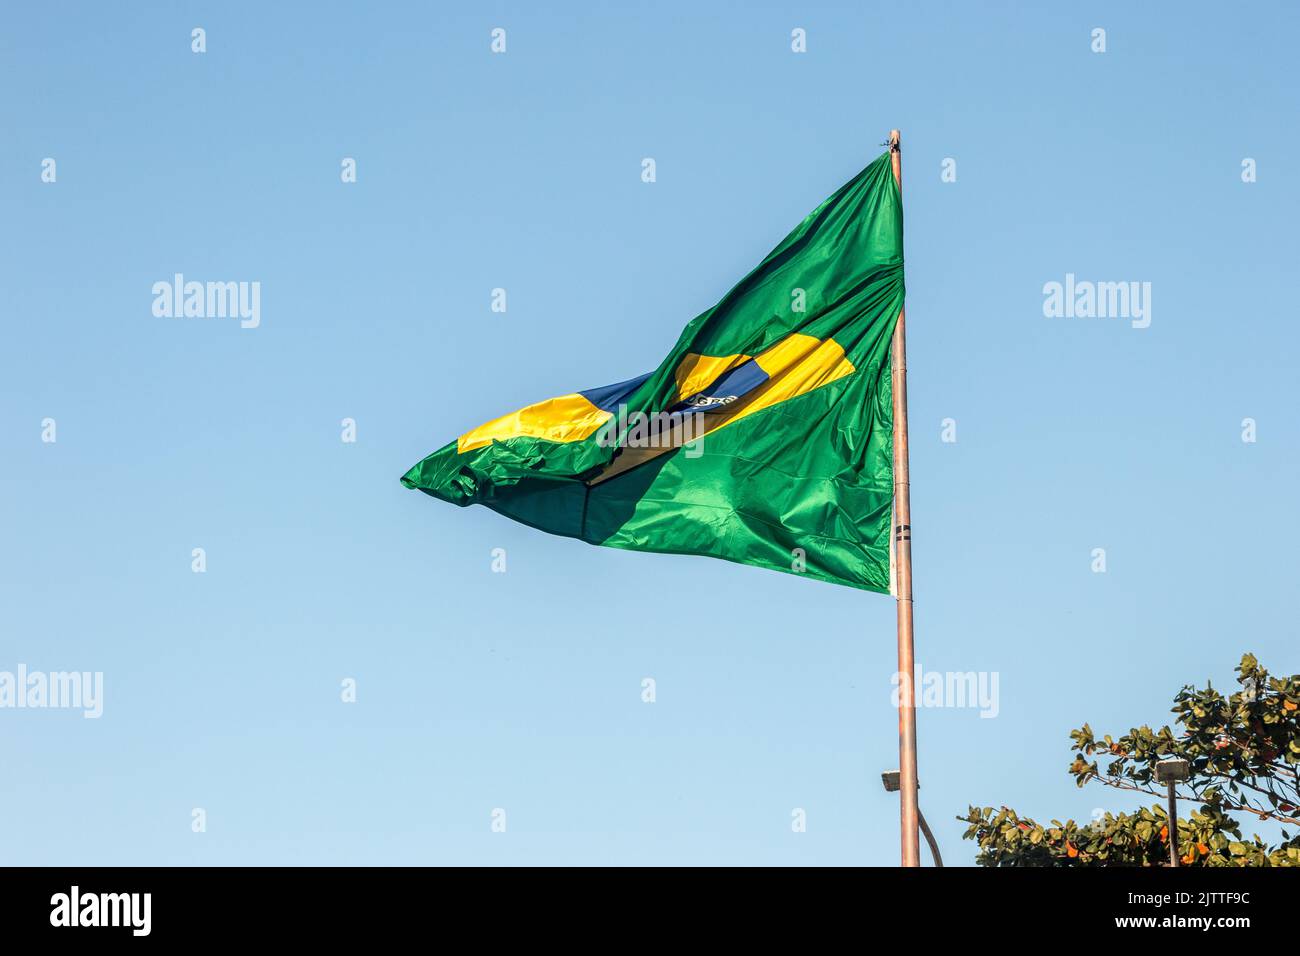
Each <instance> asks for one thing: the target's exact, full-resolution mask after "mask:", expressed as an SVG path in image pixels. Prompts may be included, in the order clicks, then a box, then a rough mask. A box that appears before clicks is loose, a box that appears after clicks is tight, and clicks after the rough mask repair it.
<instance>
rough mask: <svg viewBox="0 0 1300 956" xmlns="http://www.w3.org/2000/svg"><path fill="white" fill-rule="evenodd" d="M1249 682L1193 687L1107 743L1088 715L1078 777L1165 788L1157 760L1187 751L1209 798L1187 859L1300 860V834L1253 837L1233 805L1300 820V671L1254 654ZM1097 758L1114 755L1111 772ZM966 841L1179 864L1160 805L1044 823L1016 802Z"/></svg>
mask: <svg viewBox="0 0 1300 956" xmlns="http://www.w3.org/2000/svg"><path fill="white" fill-rule="evenodd" d="M1236 670H1237V682H1238V683H1239V684H1240V685H1241V689H1240V690H1238V691H1236V692H1235V693H1233V694H1232V695H1231V696H1230V697H1224V696H1223V695H1222V694H1220V693H1219V692H1218V691H1216V690H1215V689H1214V688H1213V687H1212V686H1209V684H1208V683H1207V685H1206V686H1205V687H1204V688H1203V689H1199V690H1198V689H1196V688H1193V687H1192V686H1191V685H1188V686H1186V687H1184V688H1183V689H1182V690H1181V691H1179V693H1178V695H1177V696H1176V697H1175V698H1174V706H1173V713H1175V714H1177V715H1178V716H1177V717H1176V718H1175V723H1176V724H1178V725H1181V728H1182V732H1181V734H1176V733H1175V732H1174V731H1173V730H1171V729H1170V728H1169V727H1168V726H1165V727H1161V728H1160V729H1159V730H1157V731H1153V730H1152V729H1151V728H1150V727H1148V726H1145V725H1144V726H1142V727H1135V728H1133V729H1132V730H1130V731H1129V732H1128V733H1127V734H1125V735H1124V736H1122V737H1119V738H1118V739H1115V738H1112V737H1111V735H1110V734H1106V735H1105V736H1103V737H1102V738H1101V739H1100V740H1098V739H1097V737H1096V736H1095V735H1094V734H1093V731H1092V728H1091V727H1090V726H1089V725H1088V724H1084V725H1083V727H1082V728H1080V729H1078V730H1072V731H1071V732H1070V741H1071V743H1072V744H1073V745H1074V749H1075V751H1076V753H1075V758H1074V762H1073V763H1072V764H1070V768H1069V771H1070V774H1071V775H1072V776H1073V777H1074V780H1075V783H1076V784H1077V785H1078V786H1080V787H1082V786H1084V785H1085V784H1087V783H1089V782H1090V781H1097V782H1098V783H1101V784H1103V785H1105V786H1108V787H1115V788H1117V789H1120V790H1131V791H1134V792H1137V793H1143V794H1152V795H1155V796H1161V797H1164V796H1165V795H1166V790H1165V788H1164V786H1163V785H1160V784H1156V783H1155V764H1156V762H1157V761H1159V760H1163V759H1166V758H1169V757H1183V758H1185V759H1186V760H1187V761H1188V762H1189V764H1190V765H1191V775H1190V778H1189V779H1188V780H1187V781H1186V782H1185V783H1184V784H1181V785H1179V787H1178V790H1177V795H1178V799H1179V800H1180V801H1183V802H1184V803H1186V804H1189V805H1198V806H1197V808H1196V809H1195V810H1193V811H1192V812H1191V813H1190V815H1189V816H1188V817H1187V819H1182V818H1181V817H1180V818H1178V819H1177V820H1176V823H1175V825H1176V826H1177V828H1178V848H1179V851H1180V863H1181V864H1182V865H1184V866H1300V833H1298V834H1297V835H1296V836H1295V837H1289V836H1288V835H1287V831H1286V830H1285V829H1283V830H1282V835H1281V842H1279V843H1278V844H1277V845H1276V846H1269V845H1268V844H1266V843H1265V842H1264V841H1263V840H1262V839H1261V838H1260V837H1259V836H1253V837H1252V838H1251V839H1250V840H1245V839H1243V838H1242V836H1241V828H1240V827H1239V826H1238V824H1237V821H1236V820H1234V819H1233V818H1232V817H1230V816H1229V815H1228V814H1229V813H1230V812H1239V813H1249V814H1253V815H1254V816H1256V817H1257V818H1258V819H1260V820H1272V821H1275V822H1277V823H1281V824H1283V825H1295V826H1300V778H1298V777H1297V767H1298V766H1300V674H1298V675H1293V676H1291V677H1288V678H1277V677H1270V676H1269V674H1268V672H1267V671H1266V670H1264V668H1262V667H1261V666H1260V665H1259V662H1258V661H1257V660H1256V659H1255V658H1254V656H1253V655H1250V654H1246V655H1245V656H1244V657H1242V659H1241V663H1240V664H1239V665H1237V668H1236ZM1095 756H1101V757H1103V758H1107V757H1108V758H1111V759H1110V760H1109V761H1108V762H1107V764H1106V766H1105V768H1104V769H1102V768H1100V767H1099V765H1098V762H1097V760H1096V759H1093V758H1094V757H1095ZM958 819H959V820H963V821H964V822H966V823H968V824H969V825H970V826H969V827H968V828H967V830H966V833H965V839H968V840H974V841H976V842H977V843H978V844H979V854H978V856H977V857H976V862H977V863H978V864H980V865H981V866H1164V865H1167V864H1168V861H1169V842H1168V841H1169V819H1168V814H1167V813H1166V811H1165V808H1164V807H1163V806H1162V805H1160V804H1156V805H1154V806H1152V807H1149V808H1148V807H1143V808H1141V809H1139V810H1138V811H1137V812H1136V813H1133V814H1127V813H1121V814H1119V815H1118V816H1115V815H1112V814H1110V813H1107V814H1105V816H1103V817H1101V818H1100V819H1098V820H1093V821H1090V822H1087V823H1083V824H1079V823H1075V822H1074V821H1073V820H1067V821H1066V822H1065V823H1061V822H1060V821H1059V820H1053V821H1051V825H1050V826H1043V825H1042V824H1040V823H1037V822H1035V821H1034V820H1032V819H1029V818H1027V817H1021V816H1019V815H1018V814H1017V813H1016V812H1015V811H1014V810H1012V809H1010V808H1008V807H1002V808H1001V809H1000V810H996V811H995V810H994V809H993V808H992V807H984V808H982V809H981V808H980V807H971V808H970V812H969V813H968V814H967V815H966V816H964V817H958Z"/></svg>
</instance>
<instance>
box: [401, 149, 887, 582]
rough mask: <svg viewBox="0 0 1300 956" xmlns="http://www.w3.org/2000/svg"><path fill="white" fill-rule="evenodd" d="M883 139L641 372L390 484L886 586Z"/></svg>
mask: <svg viewBox="0 0 1300 956" xmlns="http://www.w3.org/2000/svg"><path fill="white" fill-rule="evenodd" d="M902 305H903V214H902V203H901V201H900V198H899V190H898V186H897V184H896V183H895V181H894V177H893V173H892V171H891V169H890V162H889V154H888V153H886V154H885V155H883V156H881V157H880V158H879V159H877V160H876V161H875V162H873V163H872V164H871V165H869V166H868V167H867V168H866V169H864V170H862V172H860V173H858V175H856V176H855V177H853V179H851V180H850V181H849V182H848V183H846V184H845V185H844V186H842V187H841V188H840V189H839V190H837V191H836V192H835V194H834V195H832V196H831V197H830V198H829V199H827V200H826V201H825V202H823V203H822V204H821V205H820V206H818V207H817V208H816V209H815V210H814V211H813V212H812V213H811V214H810V215H809V216H808V217H807V218H805V219H804V221H803V222H801V223H800V224H799V225H798V226H797V227H796V228H795V230H794V231H793V232H791V233H790V235H788V236H786V238H785V239H784V240H783V241H782V242H781V243H780V245H778V246H777V247H776V248H775V249H773V250H772V252H770V253H769V254H768V255H767V257H766V258H765V259H763V261H762V262H761V263H759V265H758V267H757V268H756V269H754V271H753V272H751V273H750V274H749V275H747V276H746V277H745V278H744V279H742V280H741V281H740V282H739V283H738V284H737V285H736V286H735V288H733V289H732V290H731V291H730V292H728V293H727V294H726V296H724V297H723V299H722V301H721V302H719V303H718V304H717V305H715V306H714V307H713V308H711V309H709V310H708V311H707V312H704V313H703V314H701V315H699V316H697V317H696V318H695V319H693V320H692V321H691V322H690V323H689V324H688V325H687V326H686V329H685V330H684V331H683V332H682V334H681V337H680V338H679V339H678V342H677V345H676V346H675V347H674V348H673V350H672V351H671V352H670V353H669V354H668V356H667V357H666V358H665V359H664V360H663V361H662V362H660V363H659V365H658V367H657V368H655V370H654V371H652V372H650V373H648V374H646V375H642V376H639V377H638V378H634V379H631V380H629V381H626V382H620V383H619V384H617V385H608V386H605V387H603V388H593V389H587V390H585V391H581V392H574V393H572V394H569V395H561V396H559V397H558V398H551V399H547V400H546V401H543V402H538V403H537V404H535V405H529V406H527V407H526V408H522V409H520V410H519V411H516V412H512V413H511V414H509V415H505V416H502V417H501V418H498V419H495V420H494V421H490V422H488V423H486V424H484V425H480V426H479V427H478V428H475V429H472V430H471V431H468V432H466V433H465V434H463V435H461V436H460V437H459V438H458V439H456V440H455V441H453V442H450V443H449V444H447V445H445V446H443V447H442V448H439V449H438V450H437V451H435V452H433V453H432V454H431V455H429V456H428V457H427V458H425V459H424V460H423V461H421V462H420V463H419V464H417V465H415V466H414V467H413V468H411V470H410V471H408V472H407V473H406V474H405V475H404V476H403V477H402V484H404V485H405V486H406V487H408V488H418V489H419V490H420V491H423V492H425V493H426V494H429V495H432V496H434V497H435V498H441V499H442V500H444V501H449V502H451V503H453V504H457V505H462V506H463V505H471V504H483V505H486V506H487V507H489V508H491V509H493V510H494V511H497V512H500V513H501V514H503V515H505V516H506V517H509V518H513V519H514V520H516V521H521V522H523V523H525V524H528V525H532V526H533V527H535V528H539V529H541V530H543V531H549V532H551V533H552V534H559V535H566V536H568V537H573V538H580V539H582V540H583V541H588V542H590V543H592V544H599V545H607V546H609V547H615V548H628V549H632V550H638V551H659V552H671V553H677V554H697V555H709V556H712V557H717V558H725V559H727V560H729V561H737V562H739V563H741V564H749V565H755V566H758V567H764V568H771V569H773V570H777V571H786V572H793V573H798V574H802V575H803V576H805V577H810V578H816V579H818V580H822V581H830V582H833V583H836V584H847V585H851V586H853V587H859V588H865V589H867V590H871V591H881V592H886V593H887V592H888V591H889V590H890V539H889V538H890V523H891V509H892V503H893V490H894V489H893V406H892V395H891V383H890V340H891V337H892V336H893V332H894V325H895V323H896V322H897V319H898V313H899V310H900V309H901V308H902Z"/></svg>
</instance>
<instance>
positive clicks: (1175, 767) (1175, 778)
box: [1156, 757, 1191, 866]
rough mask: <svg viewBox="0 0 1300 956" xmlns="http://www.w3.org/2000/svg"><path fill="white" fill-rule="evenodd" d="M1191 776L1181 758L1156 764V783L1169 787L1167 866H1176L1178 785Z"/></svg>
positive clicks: (1188, 768)
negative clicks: (1176, 791) (1176, 790)
mask: <svg viewBox="0 0 1300 956" xmlns="http://www.w3.org/2000/svg"><path fill="white" fill-rule="evenodd" d="M1189 776H1191V765H1190V764H1188V762H1187V761H1186V760H1184V759H1183V758H1182V757H1170V758H1169V759H1168V760H1160V761H1157V762H1156V782H1157V783H1163V784H1166V785H1167V786H1168V787H1169V824H1168V826H1169V865H1170V866H1177V865H1178V796H1177V794H1176V793H1175V792H1174V790H1175V788H1176V787H1177V786H1178V784H1179V783H1180V782H1181V781H1183V780H1186V779H1187V778H1188V777H1189Z"/></svg>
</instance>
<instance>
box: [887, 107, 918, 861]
mask: <svg viewBox="0 0 1300 956" xmlns="http://www.w3.org/2000/svg"><path fill="white" fill-rule="evenodd" d="M889 158H890V163H891V164H892V166H893V170H894V182H896V183H897V184H898V191H899V200H900V202H901V200H902V192H903V163H902V151H901V145H900V140H899V135H898V130H896V129H895V130H890V131H889ZM906 315H907V310H906V309H905V308H904V309H900V310H899V313H898V324H897V326H895V328H894V341H893V348H892V359H893V362H892V365H893V392H894V548H895V552H896V556H895V567H896V571H897V575H898V578H897V581H896V582H895V584H896V588H897V597H898V674H899V679H898V768H899V775H900V786H901V789H900V793H899V797H901V798H902V799H901V800H900V801H899V806H900V807H901V817H902V819H901V825H902V844H903V866H920V865H921V843H920V837H919V834H918V814H919V807H918V804H917V794H916V678H915V662H914V660H913V652H912V500H911V495H910V488H911V486H910V483H909V481H908V468H907V464H908V456H907V334H906V331H905V328H904V319H905V318H906Z"/></svg>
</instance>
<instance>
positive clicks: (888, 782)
mask: <svg viewBox="0 0 1300 956" xmlns="http://www.w3.org/2000/svg"><path fill="white" fill-rule="evenodd" d="M880 782H881V783H883V784H884V785H885V792H886V793H897V792H898V791H899V790H901V789H902V788H903V780H902V774H901V773H899V771H897V770H886V771H885V772H884V773H882V774H881V775H880ZM916 789H917V790H920V789H921V784H920V783H918V784H917V785H916ZM916 822H917V823H918V824H919V825H920V827H921V834H922V835H923V836H924V837H925V842H926V843H928V844H929V845H930V856H932V857H934V865H935V866H936V867H942V866H943V857H941V856H940V855H939V844H938V843H937V842H936V841H935V839H934V834H933V833H931V832H930V824H928V823H926V822H925V814H924V813H922V812H921V808H920V807H919V806H918V807H917V808H916Z"/></svg>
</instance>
